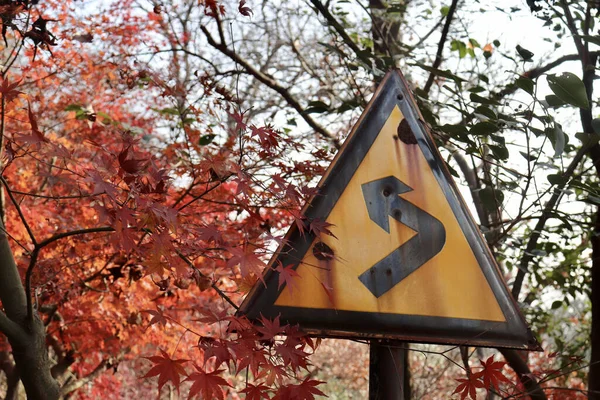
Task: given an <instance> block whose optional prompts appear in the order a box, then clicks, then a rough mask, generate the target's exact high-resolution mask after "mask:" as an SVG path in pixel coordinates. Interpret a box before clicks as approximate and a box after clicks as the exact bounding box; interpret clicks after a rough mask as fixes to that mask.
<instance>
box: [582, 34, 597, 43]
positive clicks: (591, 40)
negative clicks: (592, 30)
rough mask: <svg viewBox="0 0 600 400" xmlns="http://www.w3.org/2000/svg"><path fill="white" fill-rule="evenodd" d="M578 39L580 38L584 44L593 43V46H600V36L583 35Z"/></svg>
mask: <svg viewBox="0 0 600 400" xmlns="http://www.w3.org/2000/svg"><path fill="white" fill-rule="evenodd" d="M580 38H582V39H583V40H584V41H586V42H589V43H594V44H596V45H598V46H600V36H585V35H582V36H580Z"/></svg>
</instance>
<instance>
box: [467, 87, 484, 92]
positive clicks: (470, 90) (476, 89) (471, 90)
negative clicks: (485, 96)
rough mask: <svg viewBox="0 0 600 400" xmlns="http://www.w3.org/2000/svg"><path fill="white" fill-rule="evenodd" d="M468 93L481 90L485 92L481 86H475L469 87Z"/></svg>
mask: <svg viewBox="0 0 600 400" xmlns="http://www.w3.org/2000/svg"><path fill="white" fill-rule="evenodd" d="M469 92H470V93H481V92H485V89H484V88H482V87H481V86H475V87H473V88H471V89H469Z"/></svg>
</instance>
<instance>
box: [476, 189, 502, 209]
mask: <svg viewBox="0 0 600 400" xmlns="http://www.w3.org/2000/svg"><path fill="white" fill-rule="evenodd" d="M479 198H480V199H481V201H482V202H483V205H484V207H485V208H486V209H488V210H490V211H494V210H497V209H498V208H499V207H500V206H501V205H502V202H503V201H504V194H503V193H502V192H501V191H500V190H498V189H496V190H494V188H492V187H490V186H487V187H485V188H483V189H481V190H480V191H479Z"/></svg>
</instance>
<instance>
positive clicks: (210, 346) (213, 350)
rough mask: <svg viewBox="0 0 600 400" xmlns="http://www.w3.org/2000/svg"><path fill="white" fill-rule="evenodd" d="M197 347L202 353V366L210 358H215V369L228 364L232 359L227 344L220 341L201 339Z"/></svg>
mask: <svg viewBox="0 0 600 400" xmlns="http://www.w3.org/2000/svg"><path fill="white" fill-rule="evenodd" d="M198 347H199V348H200V349H202V350H203V351H204V364H206V362H207V361H208V360H209V359H211V358H212V357H214V358H215V368H219V367H220V366H221V364H223V363H229V360H231V358H232V357H231V353H230V352H229V348H228V346H227V344H226V343H225V342H223V341H221V340H214V339H212V340H211V339H209V338H202V339H200V341H199V344H198Z"/></svg>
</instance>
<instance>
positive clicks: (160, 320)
mask: <svg viewBox="0 0 600 400" xmlns="http://www.w3.org/2000/svg"><path fill="white" fill-rule="evenodd" d="M142 313H145V314H150V315H151V316H152V318H151V319H150V323H149V324H148V328H149V327H151V326H152V325H154V324H160V325H162V326H163V327H165V326H167V321H168V320H167V318H166V317H165V316H164V314H163V313H162V311H161V310H160V308H157V309H156V310H142Z"/></svg>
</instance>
